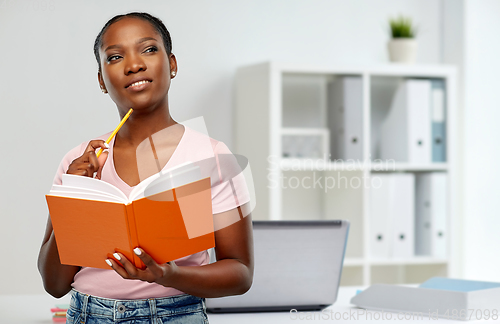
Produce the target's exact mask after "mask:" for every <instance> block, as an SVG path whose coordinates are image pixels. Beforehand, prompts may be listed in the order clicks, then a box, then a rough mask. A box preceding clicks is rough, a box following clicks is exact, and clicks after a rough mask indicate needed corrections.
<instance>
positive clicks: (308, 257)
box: [206, 220, 349, 312]
mask: <svg viewBox="0 0 500 324" xmlns="http://www.w3.org/2000/svg"><path fill="white" fill-rule="evenodd" d="M348 229H349V222H347V221H340V220H318V221H253V236H254V260H255V268H254V278H253V284H252V287H251V288H250V290H249V291H247V292H246V293H245V294H243V295H240V296H228V297H222V298H207V300H206V302H207V309H208V310H209V311H212V312H226V311H227V312H231V311H266V310H273V311H274V310H288V311H289V310H290V309H292V308H296V309H297V310H299V309H300V310H306V309H321V308H323V307H326V306H328V305H331V304H333V303H334V302H335V301H336V299H337V291H338V286H339V282H340V277H341V272H342V264H343V260H344V254H345V248H346V243H347V233H348Z"/></svg>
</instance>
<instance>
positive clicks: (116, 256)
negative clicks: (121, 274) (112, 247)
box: [113, 253, 122, 261]
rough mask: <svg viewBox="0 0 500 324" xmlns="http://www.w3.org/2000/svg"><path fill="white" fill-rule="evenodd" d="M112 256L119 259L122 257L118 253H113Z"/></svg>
mask: <svg viewBox="0 0 500 324" xmlns="http://www.w3.org/2000/svg"><path fill="white" fill-rule="evenodd" d="M113 256H114V257H115V259H116V260H118V261H120V260H121V259H122V258H120V255H119V254H118V253H113Z"/></svg>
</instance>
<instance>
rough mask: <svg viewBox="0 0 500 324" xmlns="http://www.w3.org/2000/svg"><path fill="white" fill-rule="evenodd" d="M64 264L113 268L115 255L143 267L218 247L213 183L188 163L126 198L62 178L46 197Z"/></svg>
mask: <svg viewBox="0 0 500 324" xmlns="http://www.w3.org/2000/svg"><path fill="white" fill-rule="evenodd" d="M46 199H47V204H48V207H49V212H50V218H51V221H52V226H53V228H54V234H55V238H56V243H57V247H58V250H59V257H60V260H61V263H63V264H69V265H77V266H84V267H94V268H103V269H109V266H108V265H107V264H106V263H105V260H106V259H107V258H113V256H112V254H113V253H114V252H120V253H122V254H124V255H125V256H126V257H127V258H128V259H129V260H130V261H131V262H133V263H134V264H135V265H136V266H137V267H139V268H145V266H144V264H143V263H142V261H141V260H140V259H139V258H138V257H137V256H136V255H135V254H134V253H133V249H134V248H135V247H138V246H139V247H141V248H142V249H144V250H145V251H146V252H147V253H149V254H150V255H151V256H152V257H153V259H155V261H156V262H158V263H165V262H168V261H172V260H176V259H178V258H182V257H184V256H187V255H191V254H193V253H197V252H200V251H203V250H207V249H210V248H212V247H214V245H215V241H214V234H213V218H212V199H211V188H210V178H203V179H202V178H201V172H200V170H199V167H198V166H196V165H193V164H190V163H185V164H182V165H180V166H177V167H175V168H172V169H168V170H164V171H162V172H160V173H157V174H155V175H153V176H151V177H149V178H147V179H145V180H143V181H142V182H141V183H139V184H138V185H137V186H136V187H135V188H134V189H133V190H132V192H131V193H130V196H129V197H127V196H126V195H125V194H124V193H123V192H122V191H120V190H119V189H118V188H116V187H115V186H113V185H111V184H109V183H107V182H104V181H101V180H97V179H93V178H89V177H82V176H75V175H68V174H64V175H63V176H62V185H54V186H53V187H52V189H51V190H50V193H49V194H48V195H46Z"/></svg>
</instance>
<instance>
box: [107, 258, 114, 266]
mask: <svg viewBox="0 0 500 324" xmlns="http://www.w3.org/2000/svg"><path fill="white" fill-rule="evenodd" d="M106 263H107V264H108V265H109V266H110V267H111V266H113V264H112V263H111V261H109V260H108V259H106Z"/></svg>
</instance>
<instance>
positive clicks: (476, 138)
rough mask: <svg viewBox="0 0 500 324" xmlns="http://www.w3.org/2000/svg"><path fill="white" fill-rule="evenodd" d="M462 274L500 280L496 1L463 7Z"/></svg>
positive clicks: (499, 11)
mask: <svg viewBox="0 0 500 324" xmlns="http://www.w3.org/2000/svg"><path fill="white" fill-rule="evenodd" d="M464 13H465V16H464V20H465V23H464V26H465V28H464V32H465V37H464V89H465V92H464V95H465V98H464V121H463V125H464V140H465V141H464V145H463V152H464V155H463V158H464V182H463V190H464V191H463V196H464V223H463V226H464V231H463V233H464V236H463V240H464V243H463V244H462V245H463V259H464V263H463V270H464V271H463V275H464V277H466V278H470V279H477V280H491V281H497V282H498V281H500V273H499V269H500V258H498V247H499V246H500V235H499V229H500V216H499V214H500V187H498V184H499V183H500V168H499V167H498V165H499V161H500V150H499V144H498V143H499V141H500V127H499V126H498V125H499V122H500V91H499V88H500V85H499V81H498V76H499V75H500V42H499V41H498V35H499V33H500V20H499V19H498V17H500V1H497V0H465V7H464Z"/></svg>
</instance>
